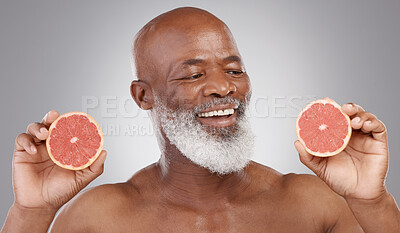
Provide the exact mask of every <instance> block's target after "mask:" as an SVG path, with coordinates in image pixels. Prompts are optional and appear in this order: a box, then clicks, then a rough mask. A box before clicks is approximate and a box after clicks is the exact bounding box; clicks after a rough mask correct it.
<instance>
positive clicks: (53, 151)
mask: <svg viewBox="0 0 400 233" xmlns="http://www.w3.org/2000/svg"><path fill="white" fill-rule="evenodd" d="M103 145H104V136H103V132H102V131H101V128H100V126H99V125H98V124H97V122H96V121H95V120H94V119H93V118H92V117H91V116H89V114H87V113H84V112H69V113H66V114H63V115H61V116H59V117H58V118H57V120H55V121H54V122H53V123H52V124H51V126H50V128H49V136H48V138H47V140H46V146H47V152H48V153H49V156H50V158H51V160H53V162H54V163H55V164H57V165H58V166H60V167H62V168H66V169H69V170H81V169H85V168H87V167H88V166H90V165H91V164H92V163H93V162H94V161H95V160H96V159H97V157H99V155H100V153H101V151H102V149H103Z"/></svg>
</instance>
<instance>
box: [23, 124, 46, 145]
mask: <svg viewBox="0 0 400 233" xmlns="http://www.w3.org/2000/svg"><path fill="white" fill-rule="evenodd" d="M26 132H27V133H28V134H30V135H32V137H33V139H35V141H42V140H46V138H47V136H48V135H49V131H48V130H47V128H46V126H45V125H43V124H41V123H31V124H29V125H28V128H27V129H26Z"/></svg>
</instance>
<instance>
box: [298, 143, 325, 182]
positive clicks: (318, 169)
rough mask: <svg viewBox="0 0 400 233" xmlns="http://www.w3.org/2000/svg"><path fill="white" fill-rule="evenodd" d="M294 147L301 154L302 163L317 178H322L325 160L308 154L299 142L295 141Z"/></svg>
mask: <svg viewBox="0 0 400 233" xmlns="http://www.w3.org/2000/svg"><path fill="white" fill-rule="evenodd" d="M294 146H295V147H296V150H297V152H299V157H300V161H301V162H302V163H303V164H304V165H306V167H308V168H309V169H310V170H311V171H313V172H314V173H315V174H316V175H317V176H319V177H321V176H322V171H323V166H324V164H323V162H322V161H323V159H324V158H320V157H316V156H313V155H312V154H310V153H308V152H307V151H306V149H305V148H304V146H303V144H301V142H300V141H299V140H297V141H295V143H294Z"/></svg>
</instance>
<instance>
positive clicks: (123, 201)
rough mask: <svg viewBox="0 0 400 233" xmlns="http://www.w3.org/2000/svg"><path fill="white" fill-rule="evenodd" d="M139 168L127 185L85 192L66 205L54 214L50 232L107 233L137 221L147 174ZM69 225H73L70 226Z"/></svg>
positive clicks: (145, 196)
mask: <svg viewBox="0 0 400 233" xmlns="http://www.w3.org/2000/svg"><path fill="white" fill-rule="evenodd" d="M151 167H152V165H150V166H148V167H146V168H143V169H142V170H140V171H138V172H137V173H135V174H134V175H133V177H132V178H131V179H130V180H128V181H127V182H123V183H115V184H104V185H100V186H97V187H93V188H90V189H87V190H85V191H83V192H81V193H79V194H78V195H77V196H75V197H74V198H73V199H72V200H71V201H69V202H68V203H67V204H66V205H65V206H64V207H63V208H62V209H61V210H60V212H59V213H58V215H57V217H56V219H55V220H54V223H53V226H52V229H51V232H56V233H59V232H103V231H104V232H107V228H109V227H115V226H113V224H116V222H117V221H118V225H119V226H120V227H128V228H129V227H130V225H131V224H134V220H135V219H136V220H138V221H140V219H141V215H140V210H141V209H142V208H143V205H145V203H146V201H145V200H144V198H146V199H147V198H148V196H149V195H147V193H149V192H148V191H147V190H148V188H147V186H148V180H146V179H148V177H151V175H149V174H148V173H149V172H150V171H151V170H152V169H151ZM71 223H73V224H71Z"/></svg>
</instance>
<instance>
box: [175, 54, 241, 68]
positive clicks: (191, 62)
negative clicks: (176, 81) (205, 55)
mask: <svg viewBox="0 0 400 233" xmlns="http://www.w3.org/2000/svg"><path fill="white" fill-rule="evenodd" d="M223 61H224V63H228V62H238V63H240V64H242V59H240V57H239V56H236V55H233V56H229V57H226V58H224V59H223ZM201 63H204V60H203V59H198V58H193V59H188V60H185V61H183V62H182V66H186V65H187V66H193V65H197V64H201Z"/></svg>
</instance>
